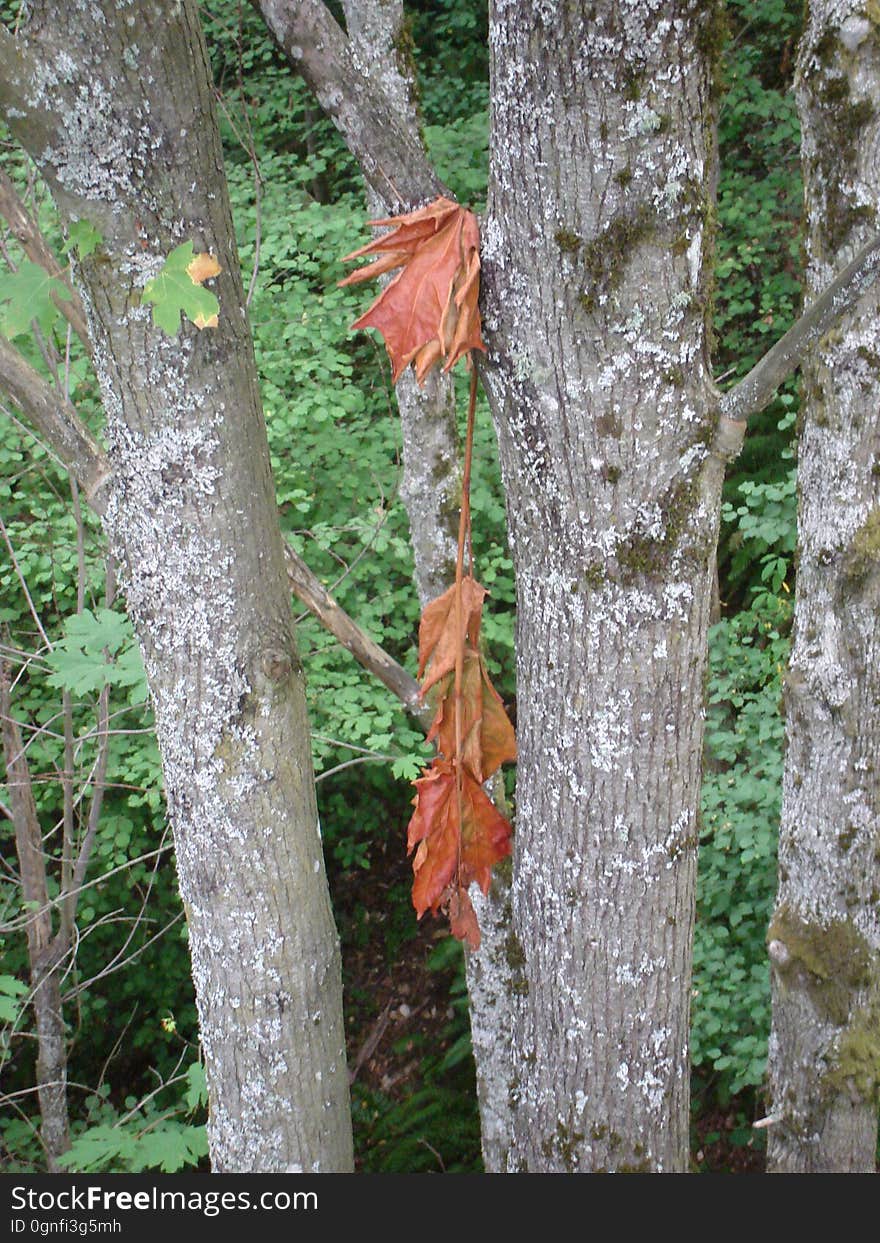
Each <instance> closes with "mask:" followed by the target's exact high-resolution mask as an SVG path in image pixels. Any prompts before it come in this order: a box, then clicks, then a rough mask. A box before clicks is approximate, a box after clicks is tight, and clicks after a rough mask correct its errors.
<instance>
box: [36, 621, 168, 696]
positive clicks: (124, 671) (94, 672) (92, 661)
mask: <svg viewBox="0 0 880 1243" xmlns="http://www.w3.org/2000/svg"><path fill="white" fill-rule="evenodd" d="M46 665H47V667H48V668H49V669H50V670H51V673H50V674H49V676H48V677H47V678H46V682H47V684H48V685H49V686H58V687H61V688H62V689H63V690H67V691H70V692H71V693H72V694H74V695H77V696H83V695H88V694H89V693H91V692H93V691H100V690H103V688H104V687H105V686H116V687H124V688H127V689H128V690H129V695H128V702H129V703H130V704H139V703H143V702H144V700H145V699H146V697H147V681H146V675H145V673H144V666H143V661H142V660H141V653H140V648H139V647H138V645H137V641H136V639H135V637H134V634H133V632H132V629H131V622H130V621H129V620H128V617H127V616H126V615H125V614H124V613H118V612H116V610H115V609H96V610H95V612H94V613H93V612H92V610H91V609H83V611H82V612H81V613H76V614H74V616H73V617H69V618H68V619H67V621H66V622H65V624H64V637H63V638H62V639H59V641H58V642H57V643H56V644H55V646H54V648H53V649H52V651H51V652H50V653H49V655H48V656H47V657H46Z"/></svg>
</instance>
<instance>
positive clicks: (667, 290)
mask: <svg viewBox="0 0 880 1243" xmlns="http://www.w3.org/2000/svg"><path fill="white" fill-rule="evenodd" d="M588 9H589V12H588ZM551 10H552V12H551ZM490 23H491V25H490V46H491V52H492V70H491V72H492V90H491V106H492V138H491V151H492V157H491V172H490V191H489V209H488V218H487V220H486V222H485V225H484V230H483V250H482V256H483V271H484V278H485V280H484V305H485V327H486V340H487V343H488V347H489V353H488V359H487V364H486V368H485V375H486V381H487V387H488V391H489V396H490V402H491V404H492V407H493V410H494V413H495V419H496V426H497V431H498V439H499V446H500V455H501V465H502V472H503V477H504V484H505V491H506V496H507V511H508V520H509V528H510V543H511V549H512V555H513V558H514V562H515V566H516V577H517V636H516V638H517V675H518V683H517V702H518V725H517V735H518V742H519V763H518V770H517V788H516V825H517V832H516V846H515V857H514V873H513V912H512V914H513V930H512V933H511V936H510V938H509V943H508V955H509V958H510V962H511V965H512V966H513V968H514V972H515V978H514V986H513V992H514V996H513V999H512V1001H513V1010H514V1024H513V1033H512V1050H513V1069H514V1099H513V1110H514V1113H513V1134H512V1136H511V1139H510V1146H509V1151H508V1154H507V1168H508V1169H509V1170H511V1171H520V1170H522V1171H526V1170H528V1171H535V1170H551V1171H584V1172H587V1171H597V1170H617V1171H622V1170H653V1171H665V1172H673V1171H677V1170H684V1169H686V1168H687V1164H688V1120H689V1099H688V1095H689V1094H688V1022H689V997H690V972H691V940H692V930H693V918H694V879H695V870H696V850H697V836H698V827H697V815H698V808H699V798H700V767H701V765H700V756H701V744H702V693H703V692H702V686H703V674H704V669H705V660H706V633H707V625H708V617H709V608H710V602H711V578H712V575H711V559H712V553H713V550H714V547H715V542H716V538H717V530H718V519H719V510H720V489H721V481H722V475H723V461H722V458H723V452H722V450H721V447H720V441H719V439H718V430H719V410H718V395H717V393H716V390H715V388H714V385H713V383H712V377H711V372H710V370H709V365H708V351H707V341H706V317H707V295H708V282H709V279H710V274H711V265H712V238H711V230H710V227H709V222H710V220H711V216H712V187H713V185H714V171H715V169H714V161H715V146H714V130H713V124H712V80H711V75H712V64H711V60H712V52H713V50H714V48H715V43H716V35H717V25H716V24H717V12H716V9H715V6H714V5H706V4H704V3H653V4H650V5H644V4H638V5H635V4H622V5H621V4H611V3H602V4H599V5H592V6H586V5H579V4H560V5H550V6H544V5H533V4H527V3H525V2H524V0H523V2H514V3H505V4H503V5H502V4H500V3H499V4H495V5H493V6H492V8H491V10H490ZM673 66H674V70H673V71H671V67H673Z"/></svg>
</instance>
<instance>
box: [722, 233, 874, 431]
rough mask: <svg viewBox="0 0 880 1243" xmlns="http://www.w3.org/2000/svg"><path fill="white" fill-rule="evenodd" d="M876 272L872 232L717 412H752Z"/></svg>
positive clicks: (733, 415)
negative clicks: (864, 243) (850, 261)
mask: <svg viewBox="0 0 880 1243" xmlns="http://www.w3.org/2000/svg"><path fill="white" fill-rule="evenodd" d="M878 276H880V234H878V235H877V236H876V237H874V238H872V239H871V241H870V242H868V244H867V245H866V246H864V247H863V248H862V249H861V250H860V251H859V253H858V254H857V255H856V257H855V259H853V261H852V263H849V264H847V266H846V267H845V268H844V269H843V271H842V272H841V273H840V275H839V276H836V277H835V278H834V280H833V281H832V282H831V284H830V285H829V286H828V288H827V289H826V290H825V292H824V293H822V294H820V296H819V297H818V298H817V299H816V301H815V302H814V303H813V304H812V305H811V306H810V307H809V309H808V310H806V311H805V312H804V314H803V315H802V316H801V317H800V319H799V320H798V321H797V323H796V324H794V325H793V326H792V327H791V328H789V330H788V332H787V333H786V334H785V336H783V337H780V339H779V340H778V341H777V342H776V344H775V345H774V346H773V347H772V348H771V349H769V350H768V351H767V353H766V354H765V355H764V357H763V358H762V359H761V361H760V362H758V363H756V364H755V366H754V367H753V368H752V370H751V371H750V372H749V374H748V375H747V376H745V377H744V378H743V379H742V380H740V382H739V384H735V385H734V386H733V388H731V389H729V390H728V391H727V392H726V393H725V394H724V396H723V397H722V399H721V413H722V416H724V417H725V418H727V419H731V420H734V421H736V422H740V421H744V420H746V419H750V418H752V416H753V415H756V414H759V413H760V411H761V410H763V409H764V407H765V406H766V405H767V403H768V402H769V401H770V399H771V398H772V397H773V394H774V393H775V392H776V390H777V389H778V388H779V386H780V385H781V384H782V383H783V381H785V380H787V379H788V377H789V376H790V375H791V373H792V372H793V371H794V370H795V368H796V367H798V366H799V365H800V363H801V362H802V361H803V358H804V355H805V354H806V352H807V350H808V349H809V348H810V346H811V345H812V344H813V342H814V341H817V340H818V339H819V337H821V336H822V335H823V333H826V332H827V331H828V329H829V328H830V327H831V326H832V325H833V324H834V323H835V322H836V321H837V320H838V319H839V318H840V317H841V316H842V315H843V314H845V312H847V311H849V310H851V309H852V307H854V306H855V304H856V303H857V302H858V300H859V298H861V296H862V294H864V293H866V292H867V291H868V289H870V287H871V286H872V285H873V283H874V281H875V280H876V279H877V277H878Z"/></svg>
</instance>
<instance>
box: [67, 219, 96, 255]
mask: <svg viewBox="0 0 880 1243" xmlns="http://www.w3.org/2000/svg"><path fill="white" fill-rule="evenodd" d="M103 240H104V239H103V237H102V236H101V234H100V233H99V232H98V230H97V229H96V228H95V226H94V225H93V224H92V222H91V221H90V220H74V221H72V222H71V225H70V228H69V229H68V231H67V241H66V243H65V245H64V253H65V254H69V253H70V252H71V251H73V250H75V251H76V253H77V254H78V255H79V257H80V259H87V258H88V257H89V255H91V254H92V253H93V252H94V251H96V250H97V249H98V247H99V246H100V245H101V242H103Z"/></svg>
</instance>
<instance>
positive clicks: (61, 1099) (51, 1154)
mask: <svg viewBox="0 0 880 1243" xmlns="http://www.w3.org/2000/svg"><path fill="white" fill-rule="evenodd" d="M0 732H2V737H3V746H2V753H3V757H4V761H5V766H6V775H7V781H8V786H9V796H10V803H11V811H12V822H13V825H14V828H15V851H16V856H17V858H18V869H19V874H20V876H21V899H22V903H23V904H25V906H26V909H28V910H30V911H31V912H32V915H31V919H30V922H29V923H28V926H27V945H28V961H29V964H30V973H31V1004H32V1006H33V1009H34V1018H35V1020H36V1029H37V1083H36V1086H37V1098H38V1100H39V1102H40V1119H41V1126H40V1136H41V1139H42V1141H43V1147H44V1149H45V1152H46V1164H47V1167H48V1169H49V1173H50V1174H55V1173H57V1172H58V1171H59V1170H60V1169H61V1166H60V1165H59V1164H58V1158H59V1157H61V1156H62V1155H63V1154H64V1153H65V1152H67V1150H68V1148H70V1124H69V1119H68V1111H67V1036H66V1033H65V1030H64V1014H63V1011H62V1006H61V984H60V980H59V969H58V964H57V963H54V964H53V963H51V962H48V961H47V951H48V950H49V947H50V945H51V943H52V937H53V928H52V910H51V908H50V906H49V890H48V886H47V881H46V857H45V854H44V852H43V834H42V830H41V828H40V820H39V817H38V815H37V808H36V804H35V802H34V796H33V789H32V787H31V778H30V771H29V769H28V764H27V760H26V759H25V754H24V745H23V743H22V738H21V730H20V729H19V727H18V723H17V722H16V720H15V717H14V716H13V714H12V701H11V697H10V689H9V679H8V674H7V669H6V665H5V663H4V662H2V661H0Z"/></svg>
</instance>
